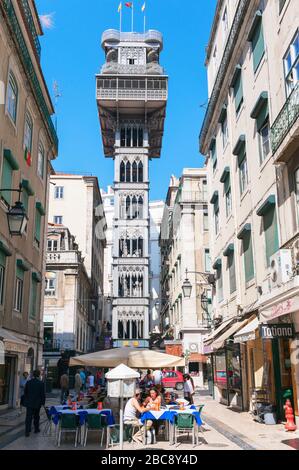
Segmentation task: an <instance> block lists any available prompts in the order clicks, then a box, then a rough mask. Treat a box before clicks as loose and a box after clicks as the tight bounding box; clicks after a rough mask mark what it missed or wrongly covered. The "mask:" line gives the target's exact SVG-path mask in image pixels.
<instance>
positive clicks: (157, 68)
mask: <svg viewBox="0 0 299 470" xmlns="http://www.w3.org/2000/svg"><path fill="white" fill-rule="evenodd" d="M101 73H102V74H115V75H164V73H165V71H164V69H163V67H161V65H159V64H158V63H154V62H151V63H149V64H146V65H129V64H126V65H124V64H118V63H117V62H107V63H106V64H104V65H103V67H102V70H101Z"/></svg>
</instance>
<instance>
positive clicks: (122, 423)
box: [119, 396, 124, 450]
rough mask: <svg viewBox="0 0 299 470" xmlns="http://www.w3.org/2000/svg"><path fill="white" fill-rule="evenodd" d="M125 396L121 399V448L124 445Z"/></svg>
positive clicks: (121, 448)
mask: <svg viewBox="0 0 299 470" xmlns="http://www.w3.org/2000/svg"><path fill="white" fill-rule="evenodd" d="M123 407H124V398H123V396H122V397H121V399H120V411H119V443H120V450H123V447H124V410H123Z"/></svg>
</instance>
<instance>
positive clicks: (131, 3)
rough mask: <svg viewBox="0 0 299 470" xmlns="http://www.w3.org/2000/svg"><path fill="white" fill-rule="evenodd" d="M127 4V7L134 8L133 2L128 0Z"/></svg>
mask: <svg viewBox="0 0 299 470" xmlns="http://www.w3.org/2000/svg"><path fill="white" fill-rule="evenodd" d="M125 5H126V7H128V8H132V6H133V2H126V3H125Z"/></svg>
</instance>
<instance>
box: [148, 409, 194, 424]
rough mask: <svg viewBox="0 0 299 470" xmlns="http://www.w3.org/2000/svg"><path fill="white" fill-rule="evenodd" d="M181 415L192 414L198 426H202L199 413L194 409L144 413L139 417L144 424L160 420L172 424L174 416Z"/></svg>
mask: <svg viewBox="0 0 299 470" xmlns="http://www.w3.org/2000/svg"><path fill="white" fill-rule="evenodd" d="M181 413H182V414H192V415H193V416H194V418H195V420H196V423H197V424H198V426H201V425H202V420H201V417H200V413H199V411H197V410H196V409H194V408H190V409H189V410H185V411H181V410H161V411H146V412H145V413H143V414H142V416H141V422H142V423H144V422H145V421H147V420H151V421H155V420H159V419H161V420H165V421H169V422H170V423H171V424H174V419H175V416H177V415H178V414H181Z"/></svg>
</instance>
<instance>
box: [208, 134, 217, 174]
mask: <svg viewBox="0 0 299 470" xmlns="http://www.w3.org/2000/svg"><path fill="white" fill-rule="evenodd" d="M210 156H211V159H212V163H213V169H214V171H215V170H216V168H217V149H216V140H213V141H212V143H211V147H210Z"/></svg>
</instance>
